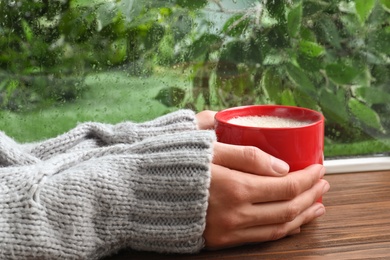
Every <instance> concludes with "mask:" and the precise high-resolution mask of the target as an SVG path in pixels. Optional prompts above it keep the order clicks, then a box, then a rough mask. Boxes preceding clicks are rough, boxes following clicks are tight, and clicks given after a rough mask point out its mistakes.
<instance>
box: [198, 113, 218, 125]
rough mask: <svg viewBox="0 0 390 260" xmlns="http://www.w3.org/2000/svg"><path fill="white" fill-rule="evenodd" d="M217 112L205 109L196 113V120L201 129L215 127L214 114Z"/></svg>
mask: <svg viewBox="0 0 390 260" xmlns="http://www.w3.org/2000/svg"><path fill="white" fill-rule="evenodd" d="M216 113H217V112H215V111H211V110H205V111H202V112H199V113H198V114H196V121H197V123H198V128H199V129H200V130H209V129H214V116H215V114H216Z"/></svg>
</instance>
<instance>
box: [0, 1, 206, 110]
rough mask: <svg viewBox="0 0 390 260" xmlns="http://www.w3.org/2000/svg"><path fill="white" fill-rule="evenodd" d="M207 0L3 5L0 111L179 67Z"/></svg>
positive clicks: (38, 104)
mask: <svg viewBox="0 0 390 260" xmlns="http://www.w3.org/2000/svg"><path fill="white" fill-rule="evenodd" d="M206 2H207V1H197V2H196V4H194V2H193V1H183V0H177V1H168V2H167V1H152V0H146V1H134V0H126V1H124V0H122V1H120V0H118V1H114V0H108V1H106V0H94V1H87V0H65V1H42V0H39V1H23V0H15V1H0V34H1V37H0V50H1V52H0V108H2V109H8V110H16V111H26V110H32V109H37V108H44V107H46V106H49V105H52V104H57V103H59V102H60V103H61V102H65V101H72V100H74V99H75V98H77V97H78V96H79V95H80V94H82V92H83V91H84V90H85V87H86V85H85V77H86V75H87V74H89V73H94V72H98V71H103V70H110V69H113V68H122V69H123V70H125V71H127V72H128V73H129V75H149V74H150V73H152V71H153V65H152V64H153V63H154V64H165V65H166V64H172V63H175V59H176V58H177V57H176V56H175V52H174V48H175V46H176V44H177V42H179V41H180V40H182V39H183V37H184V36H185V35H187V34H189V33H190V32H191V30H190V29H189V28H191V26H192V24H191V22H192V20H191V19H187V17H191V15H192V14H191V13H193V12H195V10H197V9H199V8H202V7H204V5H205V4H206Z"/></svg>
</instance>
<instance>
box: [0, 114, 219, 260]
mask: <svg viewBox="0 0 390 260" xmlns="http://www.w3.org/2000/svg"><path fill="white" fill-rule="evenodd" d="M214 140H215V136H214V133H213V132H212V131H200V130H196V121H195V115H194V113H193V112H192V111H188V110H181V111H177V112H174V113H171V114H168V115H166V116H163V117H160V118H157V119H155V120H152V121H150V122H146V123H139V124H137V123H131V122H124V123H120V124H117V125H109V124H101V123H83V124H80V125H78V126H77V127H75V128H74V129H72V130H70V131H69V132H67V133H65V134H63V135H60V136H58V137H56V138H53V139H49V140H46V141H42V142H37V143H31V144H19V143H17V142H15V141H14V140H12V139H11V138H9V137H7V136H6V135H5V134H4V133H2V132H0V259H99V258H101V257H103V256H106V255H109V254H112V253H114V252H116V251H118V250H120V249H123V248H132V249H136V250H149V251H157V252H176V253H192V252H197V251H199V250H200V249H201V248H202V247H203V239H202V233H203V231H204V228H205V216H206V209H207V200H208V187H209V183H210V161H211V157H212V143H213V141H214Z"/></svg>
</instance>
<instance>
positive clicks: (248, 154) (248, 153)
mask: <svg viewBox="0 0 390 260" xmlns="http://www.w3.org/2000/svg"><path fill="white" fill-rule="evenodd" d="M243 154H244V158H247V159H249V160H250V161H253V162H257V161H258V160H260V157H261V155H260V150H259V149H258V148H256V147H254V146H245V147H244V148H243Z"/></svg>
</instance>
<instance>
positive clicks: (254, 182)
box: [203, 143, 329, 249]
mask: <svg viewBox="0 0 390 260" xmlns="http://www.w3.org/2000/svg"><path fill="white" fill-rule="evenodd" d="M287 172H288V167H286V165H285V163H284V162H281V161H279V160H278V159H276V158H273V157H271V156H270V155H268V154H266V153H264V152H262V151H261V150H259V149H257V148H254V147H248V146H235V145H228V144H222V143H215V146H214V159H213V164H212V168H211V185H210V197H209V205H208V210H207V216H206V229H205V231H204V234H203V235H204V238H205V240H206V248H209V249H219V248H224V247H231V246H237V245H241V244H245V243H253V242H262V241H269V240H276V239H280V238H283V237H285V236H287V235H291V234H296V233H299V232H300V227H301V226H302V225H303V224H306V223H308V222H310V221H312V220H313V219H315V218H317V217H319V216H321V215H323V214H324V213H325V208H324V206H323V205H322V204H321V203H317V202H316V201H317V200H318V199H319V198H320V197H321V196H322V195H323V194H324V193H326V192H327V191H328V190H329V183H328V182H327V181H325V180H323V179H322V177H323V176H324V174H325V168H324V167H323V166H322V165H312V166H310V167H308V168H306V169H304V170H301V171H296V172H292V173H289V174H287Z"/></svg>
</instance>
